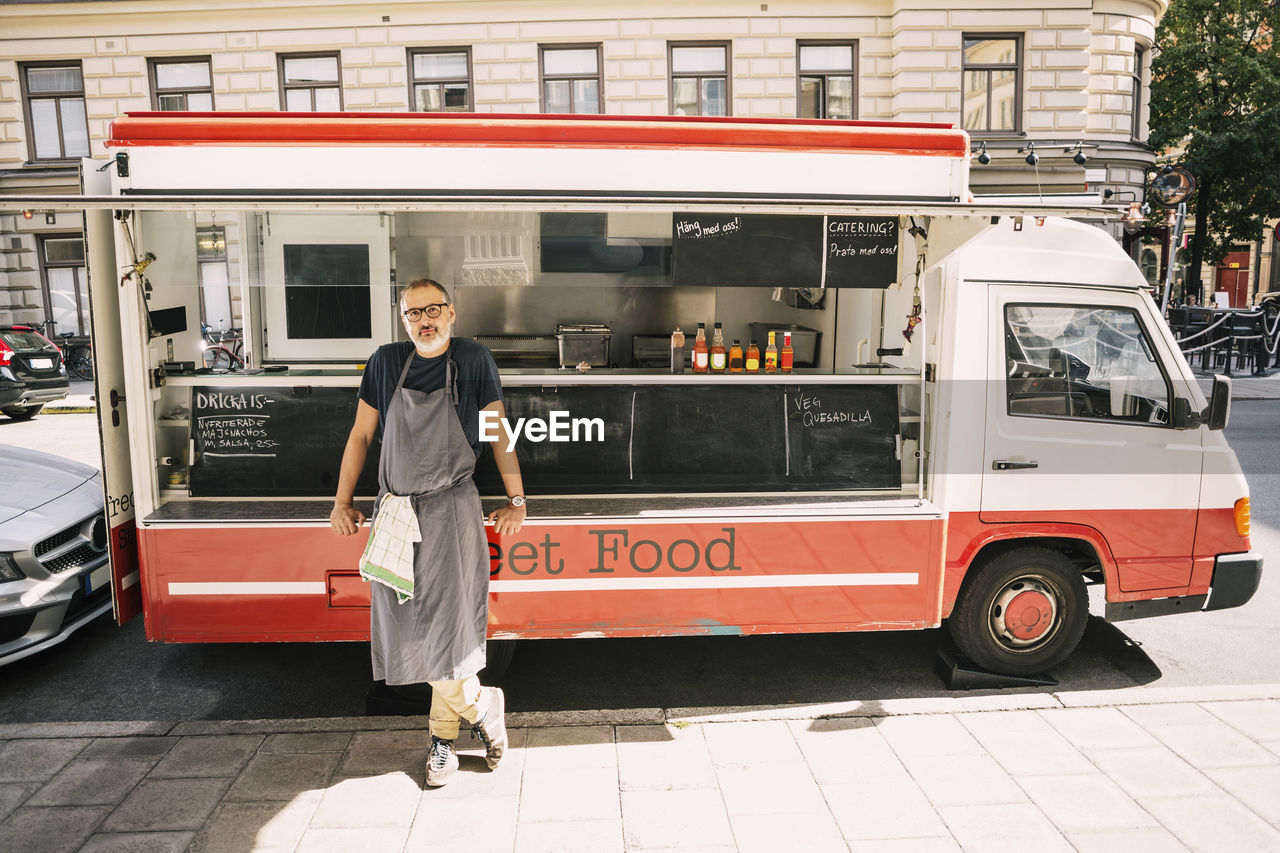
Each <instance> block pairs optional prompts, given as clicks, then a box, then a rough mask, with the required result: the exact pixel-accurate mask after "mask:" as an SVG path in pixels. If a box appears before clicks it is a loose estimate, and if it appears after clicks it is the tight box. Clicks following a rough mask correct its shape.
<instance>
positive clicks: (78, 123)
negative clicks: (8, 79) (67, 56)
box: [19, 62, 89, 160]
mask: <svg viewBox="0 0 1280 853" xmlns="http://www.w3.org/2000/svg"><path fill="white" fill-rule="evenodd" d="M19 76H20V77H21V80H22V98H23V105H24V106H25V108H26V113H27V149H28V153H29V154H30V156H31V159H32V160H69V159H71V158H73V157H88V156H89V122H88V119H87V118H86V116H85V111H84V76H83V75H82V74H81V73H80V63H79V62H57V63H40V64H31V65H23V66H22V72H21V74H20V75H19Z"/></svg>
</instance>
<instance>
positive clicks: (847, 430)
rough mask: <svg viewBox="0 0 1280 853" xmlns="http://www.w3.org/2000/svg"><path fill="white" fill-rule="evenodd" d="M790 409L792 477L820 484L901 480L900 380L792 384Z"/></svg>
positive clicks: (788, 398) (855, 484) (893, 485)
mask: <svg viewBox="0 0 1280 853" xmlns="http://www.w3.org/2000/svg"><path fill="white" fill-rule="evenodd" d="M786 410H787V450H788V477H789V478H790V479H793V480H795V481H798V482H803V483H806V484H807V487H808V488H815V489H848V488H884V487H886V486H888V487H891V488H896V487H897V486H898V485H899V484H900V482H901V480H900V478H901V467H900V466H899V463H898V460H897V439H896V436H897V434H898V388H897V386H896V385H799V386H792V387H790V388H787V389H786ZM871 484H875V485H871Z"/></svg>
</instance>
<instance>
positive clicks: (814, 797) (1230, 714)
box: [0, 685, 1280, 853]
mask: <svg viewBox="0 0 1280 853" xmlns="http://www.w3.org/2000/svg"><path fill="white" fill-rule="evenodd" d="M508 719H509V722H510V723H511V724H513V728H512V729H511V738H512V743H511V746H512V748H511V749H510V750H509V751H508V752H507V756H506V758H505V759H504V760H503V763H502V766H501V767H500V768H499V769H498V770H497V771H495V772H489V771H488V770H487V769H486V768H485V766H484V761H483V758H482V757H481V756H482V751H481V750H480V749H479V747H478V744H476V743H474V742H471V741H469V740H466V739H465V738H464V739H460V741H459V743H460V744H462V746H463V748H464V749H465V750H466V751H465V752H464V753H463V757H462V768H461V771H460V772H459V774H458V775H457V776H456V777H455V779H454V781H453V782H451V783H450V784H449V785H448V786H446V787H444V788H440V789H424V787H423V770H424V764H425V761H426V741H427V738H426V735H425V733H424V730H423V729H424V726H425V720H424V719H423V718H421V717H401V718H396V717H376V718H345V719H326V720H258V721H249V722H187V723H40V724H30V725H6V726H0V738H3V739H4V740H0V839H2V842H0V844H2V845H3V847H4V848H5V849H8V850H15V851H18V850H20V851H24V853H35V851H62V850H67V851H74V850H85V851H106V850H119V851H125V850H128V851H138V850H146V851H163V850H184V849H191V850H209V851H219V852H220V853H221V851H238V850H273V851H274V850H279V851H295V850H296V851H315V850H341V851H350V850H374V851H381V850H392V851H399V850H407V851H417V850H422V851H432V853H437V852H438V851H450V850H459V851H467V853H480V851H503V853H509V851H553V850H581V851H589V853H608V851H650V850H679V851H769V853H779V852H780V851H786V852H787V853H789V851H806V853H821V851H846V853H847V851H880V850H911V851H915V850H925V851H932V850H971V851H987V850H992V851H995V850H1018V851H1028V850H1033V851H1037V853H1040V851H1053V850H1073V849H1074V850H1081V851H1094V850H1097V851H1103V850H1124V851H1143V853H1146V851H1162V850H1184V849H1189V850H1196V851H1200V850H1204V851H1214V850H1223V851H1231V853H1239V851H1241V850H1248V851H1253V850H1259V851H1261V850H1280V829H1278V827H1280V685H1264V686H1260V687H1250V688H1204V689H1196V690H1185V689H1169V690H1161V689H1159V688H1146V689H1140V690H1123V691H1099V692H1088V693H1057V694H1052V693H1023V694H999V695H987V696H958V697H955V698H950V697H948V698H941V699H921V700H895V701H889V702H882V703H865V704H864V703H857V702H850V703H842V704H839V705H825V706H817V707H815V706H808V707H781V708H755V709H669V710H666V711H663V710H661V709H656V708H654V709H634V710H628V711H619V712H611V711H597V712H560V713H552V714H511V715H509V718H508Z"/></svg>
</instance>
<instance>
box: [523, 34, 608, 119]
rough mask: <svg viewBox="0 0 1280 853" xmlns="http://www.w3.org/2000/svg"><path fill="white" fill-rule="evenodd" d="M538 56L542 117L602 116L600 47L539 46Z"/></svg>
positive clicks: (602, 87) (602, 85)
mask: <svg viewBox="0 0 1280 853" xmlns="http://www.w3.org/2000/svg"><path fill="white" fill-rule="evenodd" d="M538 53H539V54H540V58H541V61H540V63H539V65H540V66H541V68H542V111H543V112H544V113H602V112H604V83H603V81H602V80H601V78H600V66H601V62H600V45H598V44H595V45H556V46H555V47H546V46H540V47H539V48H538Z"/></svg>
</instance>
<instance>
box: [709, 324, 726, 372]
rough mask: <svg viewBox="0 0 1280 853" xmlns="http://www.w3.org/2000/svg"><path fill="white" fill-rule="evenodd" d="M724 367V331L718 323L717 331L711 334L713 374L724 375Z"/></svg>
mask: <svg viewBox="0 0 1280 853" xmlns="http://www.w3.org/2000/svg"><path fill="white" fill-rule="evenodd" d="M724 365H725V354H724V330H723V329H721V328H720V324H719V323H716V327H715V330H714V331H713V332H712V334H711V372H712V373H724Z"/></svg>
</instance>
